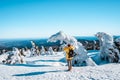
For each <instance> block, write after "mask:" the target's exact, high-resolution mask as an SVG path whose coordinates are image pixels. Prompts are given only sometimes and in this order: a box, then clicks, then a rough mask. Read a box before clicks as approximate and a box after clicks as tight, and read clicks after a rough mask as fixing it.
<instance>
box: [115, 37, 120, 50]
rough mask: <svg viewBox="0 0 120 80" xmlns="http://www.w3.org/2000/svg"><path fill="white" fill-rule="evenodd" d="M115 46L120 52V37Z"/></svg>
mask: <svg viewBox="0 0 120 80" xmlns="http://www.w3.org/2000/svg"><path fill="white" fill-rule="evenodd" d="M115 45H116V47H117V48H118V49H119V52H120V37H118V38H117V39H115Z"/></svg>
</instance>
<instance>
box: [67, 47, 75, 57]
mask: <svg viewBox="0 0 120 80" xmlns="http://www.w3.org/2000/svg"><path fill="white" fill-rule="evenodd" d="M73 56H74V50H72V49H70V50H69V53H68V57H69V58H71V57H73Z"/></svg>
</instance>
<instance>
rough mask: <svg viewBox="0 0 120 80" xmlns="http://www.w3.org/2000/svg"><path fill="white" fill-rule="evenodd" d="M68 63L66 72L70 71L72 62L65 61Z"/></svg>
mask: <svg viewBox="0 0 120 80" xmlns="http://www.w3.org/2000/svg"><path fill="white" fill-rule="evenodd" d="M67 63H68V70H71V69H72V60H67Z"/></svg>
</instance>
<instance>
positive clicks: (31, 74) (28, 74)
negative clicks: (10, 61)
mask: <svg viewBox="0 0 120 80" xmlns="http://www.w3.org/2000/svg"><path fill="white" fill-rule="evenodd" d="M64 71H65V70H63V71H62V70H55V71H42V72H31V73H25V74H15V75H13V76H35V75H42V74H45V73H51V72H64Z"/></svg>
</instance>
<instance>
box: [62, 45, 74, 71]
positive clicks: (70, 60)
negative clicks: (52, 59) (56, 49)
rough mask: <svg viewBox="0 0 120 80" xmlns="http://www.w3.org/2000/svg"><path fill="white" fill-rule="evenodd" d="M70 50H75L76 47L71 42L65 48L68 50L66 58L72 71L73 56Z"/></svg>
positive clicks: (69, 69)
mask: <svg viewBox="0 0 120 80" xmlns="http://www.w3.org/2000/svg"><path fill="white" fill-rule="evenodd" d="M70 50H74V47H73V46H72V45H71V44H68V45H67V46H66V47H65V48H64V51H65V52H66V60H67V64H68V71H71V69H72V58H73V57H70V56H69V54H70Z"/></svg>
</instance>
